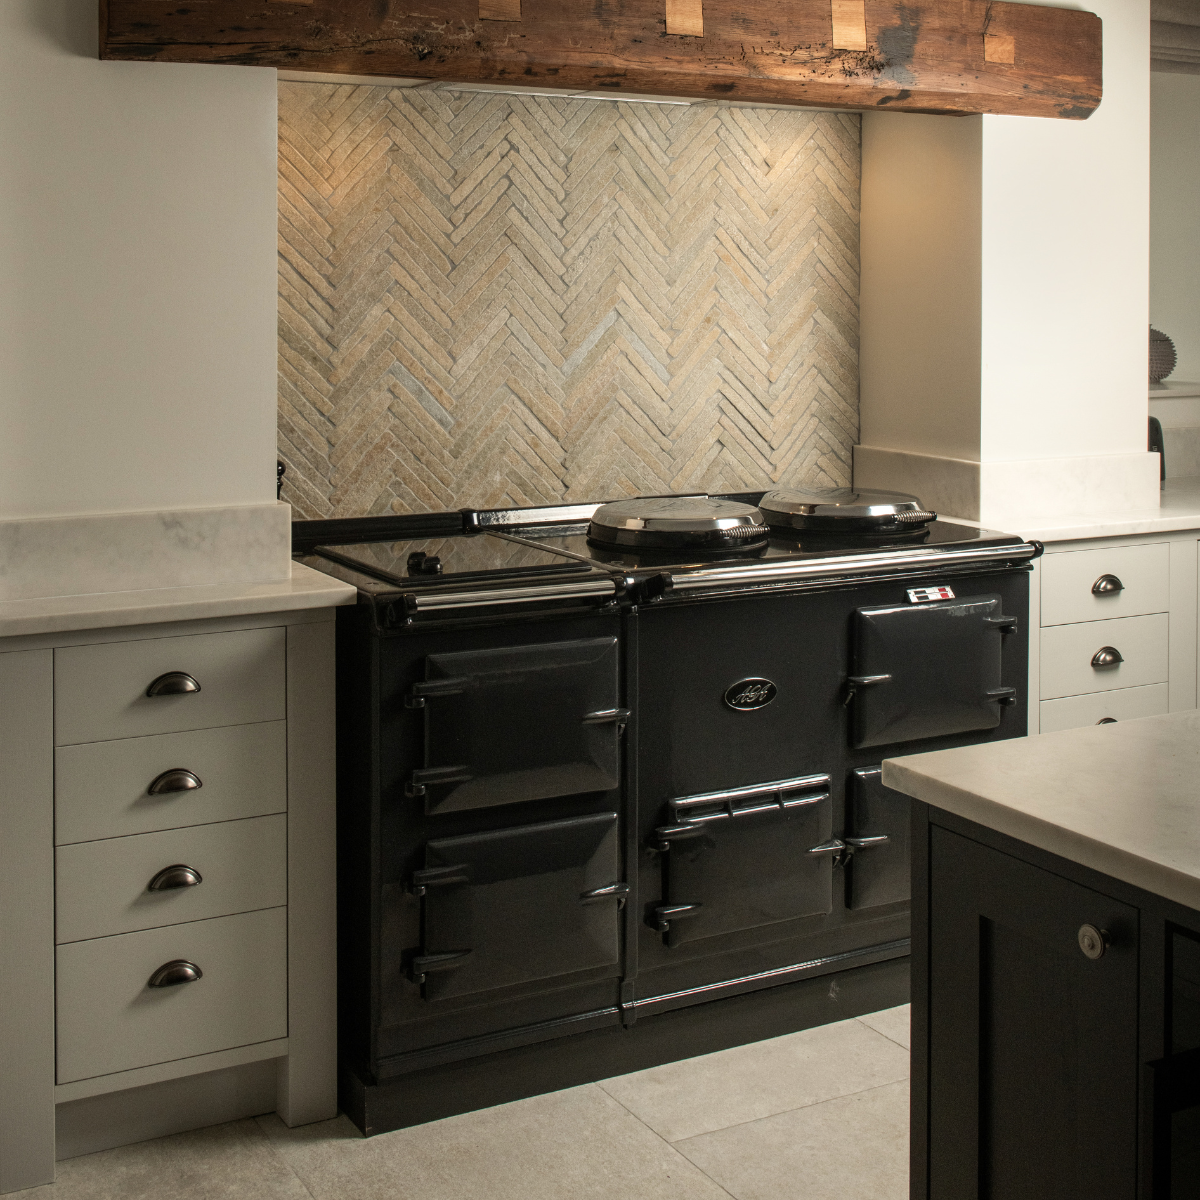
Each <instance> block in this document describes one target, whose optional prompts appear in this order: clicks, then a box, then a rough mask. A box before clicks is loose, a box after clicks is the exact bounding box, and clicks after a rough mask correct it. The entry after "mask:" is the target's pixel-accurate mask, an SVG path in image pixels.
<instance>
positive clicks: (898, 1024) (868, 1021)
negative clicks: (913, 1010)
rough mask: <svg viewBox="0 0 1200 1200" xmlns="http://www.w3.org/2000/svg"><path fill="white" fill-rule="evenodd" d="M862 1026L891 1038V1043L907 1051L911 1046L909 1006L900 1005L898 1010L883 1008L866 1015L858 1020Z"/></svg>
mask: <svg viewBox="0 0 1200 1200" xmlns="http://www.w3.org/2000/svg"><path fill="white" fill-rule="evenodd" d="M858 1019H859V1020H860V1021H861V1022H862V1023H863V1024H864V1025H869V1026H870V1027H871V1028H872V1029H874V1030H875V1031H876V1032H877V1033H882V1034H883V1036H884V1037H886V1038H891V1039H892V1041H893V1042H896V1043H897V1044H899V1045H901V1046H903V1047H904V1048H905V1050H908V1049H910V1048H911V1046H912V1042H911V1040H910V1038H909V1032H908V1030H909V1006H908V1005H907V1004H901V1005H900V1006H899V1008H885V1009H883V1010H882V1011H881V1012H875V1013H868V1014H867V1015H866V1016H865V1017H859V1018H858Z"/></svg>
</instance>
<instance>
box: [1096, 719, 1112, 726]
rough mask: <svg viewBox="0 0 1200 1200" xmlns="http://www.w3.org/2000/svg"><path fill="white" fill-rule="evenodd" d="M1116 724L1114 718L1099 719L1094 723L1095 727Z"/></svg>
mask: <svg viewBox="0 0 1200 1200" xmlns="http://www.w3.org/2000/svg"><path fill="white" fill-rule="evenodd" d="M1116 723H1117V718H1116V717H1101V718H1100V720H1098V721H1097V722H1096V724H1097V725H1115V724H1116Z"/></svg>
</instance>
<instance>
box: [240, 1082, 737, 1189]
mask: <svg viewBox="0 0 1200 1200" xmlns="http://www.w3.org/2000/svg"><path fill="white" fill-rule="evenodd" d="M258 1120H259V1123H260V1125H261V1126H262V1128H263V1129H264V1130H265V1131H266V1132H267V1134H268V1136H269V1137H270V1138H271V1141H272V1144H273V1145H274V1146H275V1147H276V1148H277V1149H278V1151H279V1153H280V1155H281V1156H282V1157H283V1158H284V1159H285V1160H286V1161H287V1162H288V1164H289V1165H290V1166H291V1168H292V1170H294V1171H295V1172H296V1174H297V1175H298V1176H299V1177H300V1179H301V1180H303V1181H304V1183H305V1185H306V1186H307V1187H308V1189H309V1191H310V1192H311V1193H312V1195H313V1196H314V1197H315V1198H316V1200H418V1198H419V1200H611V1198H612V1197H614V1196H629V1197H636V1198H637V1200H728V1196H727V1194H726V1193H725V1192H724V1191H723V1190H722V1189H721V1188H719V1187H718V1186H717V1185H716V1184H715V1183H713V1182H712V1181H711V1180H710V1179H708V1178H707V1177H706V1176H704V1175H703V1174H702V1173H701V1172H700V1171H699V1170H698V1169H697V1168H696V1167H695V1166H693V1165H692V1164H691V1163H690V1162H688V1160H687V1159H686V1158H684V1157H683V1156H682V1155H681V1154H679V1153H678V1152H677V1151H675V1150H674V1149H673V1148H672V1147H671V1146H668V1145H667V1144H666V1143H665V1142H663V1141H662V1139H661V1138H658V1137H656V1136H655V1135H654V1134H653V1133H652V1132H651V1131H650V1130H649V1129H647V1128H646V1127H645V1126H644V1125H643V1124H642V1123H641V1122H640V1121H638V1120H637V1119H636V1118H634V1117H632V1116H630V1114H629V1113H628V1112H626V1110H625V1109H624V1108H622V1107H621V1106H620V1105H619V1104H617V1103H616V1101H614V1100H613V1099H612V1098H611V1097H609V1096H608V1095H606V1094H605V1093H604V1092H602V1091H601V1090H600V1089H599V1088H598V1087H595V1086H594V1085H588V1086H585V1087H578V1088H571V1089H569V1090H567V1091H563V1092H555V1093H553V1094H552V1095H549V1096H534V1097H532V1098H530V1099H528V1100H518V1101H515V1102H514V1103H512V1104H502V1105H498V1106H497V1107H495V1108H489V1109H483V1110H482V1111H480V1112H474V1113H464V1114H462V1115H461V1116H457V1117H448V1118H447V1119H446V1120H444V1121H433V1122H431V1123H430V1124H428V1125H418V1126H416V1127H415V1128H412V1129H401V1130H397V1131H396V1132H395V1133H385V1134H379V1135H377V1136H376V1137H373V1138H362V1137H360V1136H359V1135H358V1133H357V1131H356V1130H355V1129H354V1128H353V1126H351V1125H350V1123H349V1122H348V1121H347V1120H346V1119H345V1118H344V1117H343V1118H339V1119H337V1120H335V1121H326V1122H324V1123H323V1124H321V1125H310V1126H306V1127H303V1128H300V1129H287V1128H286V1127H285V1126H284V1125H283V1123H282V1122H281V1121H280V1120H279V1119H278V1118H277V1117H273V1116H270V1117H260V1118H259V1119H258Z"/></svg>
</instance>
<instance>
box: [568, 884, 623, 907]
mask: <svg viewBox="0 0 1200 1200" xmlns="http://www.w3.org/2000/svg"><path fill="white" fill-rule="evenodd" d="M628 896H629V884H627V883H606V884H604V886H603V887H598V888H592V890H591V891H590V892H581V893H580V895H579V903H580V904H601V903H602V902H603V901H605V900H612V899H614V898H615V899H616V902H617V911H618V912H619V911H620V910H621V909H623V908H624V907H625V900H626V898H627V897H628Z"/></svg>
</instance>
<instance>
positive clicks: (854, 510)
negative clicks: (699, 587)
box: [758, 488, 937, 534]
mask: <svg viewBox="0 0 1200 1200" xmlns="http://www.w3.org/2000/svg"><path fill="white" fill-rule="evenodd" d="M758 507H759V509H760V510H761V511H762V513H763V516H764V517H765V518H766V520H767V523H768V524H769V525H770V526H771V527H772V528H775V529H799V530H804V531H806V532H810V533H819V532H824V533H839V534H846V533H873V534H882V533H912V532H913V531H914V530H917V529H920V528H921V527H922V526H924V525H927V524H929V522H930V521H935V520H936V519H937V513H935V512H930V511H929V510H928V509H926V508H924V507H923V506H922V504H921V502H920V500H918V499H917V498H916V497H915V496H909V495H906V494H904V493H903V492H882V491H871V490H868V489H866V488H778V489H776V490H775V491H773V492H767V493H766V494H765V495H764V496H763V498H762V499H761V500H760V501H759V505H758Z"/></svg>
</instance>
